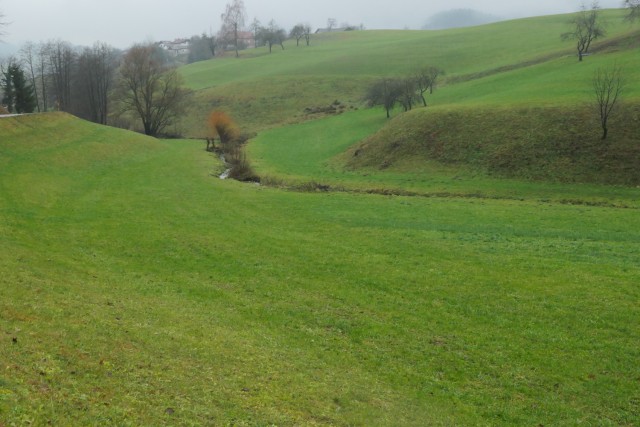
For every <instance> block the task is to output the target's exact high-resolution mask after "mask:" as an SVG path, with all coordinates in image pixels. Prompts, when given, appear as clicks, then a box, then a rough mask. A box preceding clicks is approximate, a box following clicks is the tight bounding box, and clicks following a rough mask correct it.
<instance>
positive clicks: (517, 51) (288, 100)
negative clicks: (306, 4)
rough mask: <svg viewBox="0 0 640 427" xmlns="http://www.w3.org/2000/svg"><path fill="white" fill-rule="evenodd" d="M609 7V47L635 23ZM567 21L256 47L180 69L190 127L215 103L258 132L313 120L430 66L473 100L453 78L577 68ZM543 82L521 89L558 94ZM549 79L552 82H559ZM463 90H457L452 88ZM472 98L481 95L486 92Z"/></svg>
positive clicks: (338, 36)
mask: <svg viewBox="0 0 640 427" xmlns="http://www.w3.org/2000/svg"><path fill="white" fill-rule="evenodd" d="M603 14H604V17H605V18H606V20H607V22H608V27H607V28H608V38H607V39H605V40H606V41H603V42H602V44H605V43H609V44H610V43H612V41H614V40H628V37H629V34H630V33H631V32H633V30H634V29H633V27H632V26H630V25H629V24H628V23H626V22H624V21H623V14H622V12H621V11H604V13H603ZM568 20H569V16H568V15H557V16H547V17H541V18H530V19H521V20H515V21H507V22H500V23H496V24H491V25H486V26H481V27H473V28H464V29H452V30H445V31H352V32H345V33H333V34H323V35H314V36H313V38H312V42H311V46H308V47H307V46H300V47H296V46H295V44H294V43H293V42H291V41H289V42H288V43H287V44H286V50H284V51H281V50H274V52H273V54H268V51H267V50H266V48H259V49H255V50H247V51H245V52H244V54H243V56H241V58H240V59H236V58H232V57H227V58H222V59H214V60H210V61H204V62H199V63H195V64H191V65H188V66H186V67H183V68H181V72H182V74H183V76H184V77H185V80H186V83H187V85H188V86H189V87H190V88H192V89H194V90H196V97H195V101H194V107H193V110H192V112H191V113H190V115H189V118H188V119H187V121H186V129H187V133H188V134H189V135H192V136H194V135H195V136H200V135H202V134H203V132H205V128H204V125H203V124H204V123H205V121H206V114H207V113H208V112H209V111H210V110H211V109H213V108H220V109H225V110H227V111H229V112H230V113H231V114H232V115H233V116H234V117H236V119H237V120H238V122H239V123H240V125H241V126H242V127H243V128H244V129H246V130H247V131H248V132H253V131H260V130H263V129H268V128H272V127H274V126H278V125H282V124H291V123H297V122H300V121H305V120H308V119H310V118H316V116H308V115H305V114H304V109H305V108H307V107H316V106H324V105H329V104H330V103H332V102H333V101H335V100H338V101H341V102H342V103H344V104H345V105H346V106H347V107H348V108H350V107H357V106H360V105H361V104H362V97H363V94H364V92H365V88H366V86H367V85H368V84H369V83H370V82H371V81H372V80H374V79H376V78H379V77H383V76H387V77H388V76H403V75H406V74H410V73H412V72H413V71H414V70H415V69H416V68H418V67H421V66H424V65H437V66H439V67H441V68H443V69H444V70H446V72H447V76H446V80H447V81H448V82H449V83H446V85H447V93H451V96H450V97H449V98H445V99H442V100H441V101H437V100H436V99H434V102H441V103H442V102H456V103H457V102H461V101H462V102H465V101H466V100H467V99H468V98H474V96H473V95H472V94H471V95H470V94H469V92H468V88H469V86H464V85H462V86H461V85H458V84H454V83H459V82H461V81H468V80H474V81H475V80H477V79H479V78H482V77H486V76H491V75H494V74H496V73H500V72H501V71H505V70H512V69H519V68H522V67H526V66H529V65H535V64H538V63H544V62H547V61H551V60H558V59H562V58H566V59H567V61H566V62H567V64H569V65H570V66H572V65H573V61H572V60H570V59H569V57H575V55H574V45H573V42H562V41H561V40H560V34H562V33H564V32H566V31H568V29H570V25H569V24H568ZM631 40H637V37H636V38H635V39H634V38H632V39H631ZM627 44H628V42H627ZM596 45H598V43H596ZM595 49H596V50H597V49H598V46H596V47H595ZM634 58H635V56H629V59H630V61H631V62H630V64H631V66H630V67H629V68H630V69H631V70H635V68H637V67H633V66H632V64H633V63H634V62H633V61H634ZM572 68H575V67H572ZM585 68H586V67H585ZM573 72H574V73H575V71H573ZM632 72H634V73H635V72H636V71H632ZM585 76H586V74H585ZM541 78H544V76H541ZM547 78H548V79H552V78H553V76H548V75H547ZM512 83H513V82H509V81H505V82H504V85H503V87H507V88H508V87H511V84H512ZM537 83H538V81H537V79H536V78H534V79H532V80H531V84H530V85H527V86H525V87H524V88H523V90H526V91H527V94H526V95H531V96H533V97H544V96H545V95H544V94H545V93H546V94H549V93H553V94H554V96H553V97H557V96H559V95H561V94H556V93H555V92H546V91H545V90H541V89H540V88H539V87H536V85H537ZM543 83H544V81H543ZM499 85H501V83H500V82H494V83H491V82H488V83H485V82H484V81H480V82H477V86H481V88H480V89H478V90H480V91H482V90H483V89H482V88H484V90H485V91H487V93H489V94H491V93H492V89H491V86H499ZM580 85H581V83H580V81H579V80H578V81H574V80H571V81H570V85H569V87H565V86H563V87H562V88H563V91H566V92H567V93H569V96H571V97H574V98H575V93H576V92H579V91H582V90H583V89H582V88H581V87H580ZM546 86H553V82H547V83H546ZM458 87H459V88H460V89H459V91H458V92H456V91H455V90H454V89H453V88H458ZM443 92H444V91H443ZM540 93H542V95H539V94H540ZM519 95H520V96H519V98H518V99H523V98H522V96H521V95H522V93H520V94H519ZM442 96H445V97H446V96H447V95H444V94H443V95H442ZM525 98H526V97H525ZM547 98H549V97H548V96H547ZM562 98H563V97H560V99H562ZM475 99H476V101H477V102H484V100H483V99H482V97H481V96H480V94H479V96H478V97H476V98H475ZM489 101H490V100H489ZM496 102H497V101H496ZM560 102H564V101H560Z"/></svg>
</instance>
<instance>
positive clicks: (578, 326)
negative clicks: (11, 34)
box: [0, 115, 640, 425]
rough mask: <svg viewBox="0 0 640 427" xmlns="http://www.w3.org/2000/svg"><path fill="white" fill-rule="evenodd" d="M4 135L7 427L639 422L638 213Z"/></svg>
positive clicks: (198, 154)
mask: <svg viewBox="0 0 640 427" xmlns="http://www.w3.org/2000/svg"><path fill="white" fill-rule="evenodd" d="M43 121H44V123H43ZM0 126H2V128H1V129H2V133H3V137H4V138H3V143H2V153H1V154H2V159H3V167H2V169H1V170H2V172H1V178H2V179H1V182H2V190H1V192H0V195H1V197H2V198H1V199H0V203H1V204H0V206H1V207H2V208H1V210H0V216H1V217H2V218H1V219H2V221H0V224H2V226H1V227H2V239H3V244H2V246H1V250H2V254H1V255H2V256H0V272H1V273H2V274H0V277H1V279H0V282H1V286H0V312H1V313H2V316H1V317H0V322H1V323H0V330H1V333H0V340H2V345H0V361H1V363H0V366H1V370H0V408H1V409H0V420H3V422H4V423H5V424H7V425H12V424H28V423H34V424H46V423H48V422H51V423H52V424H105V423H107V424H123V425H129V424H131V425H140V424H145V425H158V424H171V425H174V424H218V425H219V424H222V425H225V424H232V423H233V424H240V425H243V424H244V425H270V424H276V425H291V424H306V425H313V424H317V425H325V424H335V425H353V424H355V425H389V424H396V425H397V424H402V425H424V424H433V425H451V424H462V425H478V424H492V425H496V424H498V425H514V424H521V425H522V424H525V425H530V424H535V425H537V424H544V425H548V424H549V425H552V424H554V423H562V424H564V423H568V424H572V423H578V422H582V423H591V424H601V425H602V424H611V425H620V424H622V425H625V424H626V425H632V424H634V423H636V422H637V421H638V419H639V418H638V417H639V413H638V405H637V398H638V390H639V389H638V377H639V376H640V371H638V365H637V360H638V356H640V355H639V354H638V346H637V342H638V339H639V338H640V337H639V336H638V330H637V328H635V327H634V324H635V323H637V319H638V315H639V314H640V313H638V305H637V301H638V297H639V295H638V287H637V283H638V279H639V278H640V269H639V267H638V266H639V265H640V264H639V263H638V261H639V259H640V258H639V257H640V252H639V248H640V247H639V246H638V243H639V241H640V235H638V232H637V230H638V229H640V227H639V225H640V224H639V221H640V217H639V216H638V215H637V210H636V209H616V208H606V207H587V206H564V205H558V204H553V203H544V202H540V201H528V202H527V201H525V202H521V201H512V200H492V199H461V198H456V199H448V198H447V199H442V198H416V197H382V196H376V195H354V194H346V193H315V194H314V193H295V192H286V191H281V190H274V189H266V188H261V187H257V186H255V185H251V184H240V183H236V182H229V181H220V180H218V179H216V178H215V177H213V176H212V174H211V173H212V171H213V168H214V167H215V161H214V159H213V158H211V157H209V156H208V155H207V154H205V153H204V151H203V147H202V146H201V144H199V143H196V142H192V141H191V142H190V141H183V142H180V141H155V140H152V139H149V138H145V137H141V136H137V135H133V134H129V133H126V132H121V131H116V130H111V129H108V128H104V127H97V126H94V125H90V124H87V123H84V122H80V121H78V120H76V119H72V118H70V117H68V116H60V115H53V116H51V115H50V116H44V118H43V117H24V118H19V119H3V120H2V121H0ZM34 129H37V131H34ZM45 135H46V137H45ZM7 136H8V138H7ZM14 339H15V342H14Z"/></svg>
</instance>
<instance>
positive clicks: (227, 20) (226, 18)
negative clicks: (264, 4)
mask: <svg viewBox="0 0 640 427" xmlns="http://www.w3.org/2000/svg"><path fill="white" fill-rule="evenodd" d="M246 18H247V12H246V10H245V8H244V2H243V1H242V0H233V2H232V3H228V4H227V6H226V9H225V11H224V13H223V14H222V29H221V33H222V34H223V35H224V37H223V38H224V39H225V40H227V41H232V40H233V45H234V47H235V50H236V58H237V57H238V56H240V54H239V53H238V31H240V30H241V29H242V27H243V26H244V21H245V19H246Z"/></svg>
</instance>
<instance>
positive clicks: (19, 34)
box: [0, 0, 622, 48]
mask: <svg viewBox="0 0 640 427" xmlns="http://www.w3.org/2000/svg"><path fill="white" fill-rule="evenodd" d="M230 1H231V0H0V11H1V12H3V13H4V15H5V18H4V20H5V21H6V22H9V23H10V25H9V26H8V27H6V28H5V33H6V34H5V35H4V37H3V39H4V41H5V42H6V43H8V44H12V45H20V44H22V43H23V42H24V41H27V40H32V41H45V40H49V39H62V40H66V41H69V42H71V43H74V44H78V45H91V44H93V43H94V42H95V41H103V42H107V43H109V44H111V45H114V46H116V47H119V48H126V47H128V46H130V45H131V44H133V43H135V42H143V41H147V40H153V41H161V40H173V39H175V38H179V37H189V36H191V35H194V34H200V33H202V32H203V31H204V32H209V31H210V30H213V32H215V31H217V29H218V28H219V27H220V14H221V13H222V12H223V11H224V8H225V5H226V4H227V3H228V2H230ZM589 2H590V1H589ZM589 2H588V3H589ZM244 3H245V7H246V10H247V16H248V21H252V20H253V18H258V19H259V20H260V21H261V22H262V23H263V24H265V23H267V22H269V21H270V20H271V19H274V20H275V21H276V22H277V23H278V24H279V25H280V26H282V27H284V28H286V29H290V28H291V27H292V26H293V25H295V24H296V23H298V22H305V23H309V24H311V25H312V26H313V27H314V28H317V27H324V26H325V25H326V22H327V19H328V18H335V19H336V20H337V22H338V23H343V22H348V23H350V24H352V25H360V24H362V25H364V26H365V27H366V28H367V29H387V28H398V29H400V28H412V29H418V28H420V27H422V26H423V25H424V24H425V23H426V21H427V20H428V18H429V17H430V16H431V15H433V14H435V13H437V12H442V11H446V10H451V9H459V8H469V9H475V10H478V11H481V12H485V13H490V14H493V15H498V16H502V17H522V16H533V15H547V14H554V13H565V12H573V11H575V10H578V8H579V7H580V4H581V3H582V1H581V0H511V1H508V0H394V1H375V0H307V1H302V0H295V1H294V0H272V1H265V0H245V2H244ZM621 3H622V0H600V4H601V6H602V7H620V5H621Z"/></svg>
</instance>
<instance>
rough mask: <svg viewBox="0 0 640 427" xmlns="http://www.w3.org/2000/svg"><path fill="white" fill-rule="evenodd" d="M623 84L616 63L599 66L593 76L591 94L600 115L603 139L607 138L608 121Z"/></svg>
mask: <svg viewBox="0 0 640 427" xmlns="http://www.w3.org/2000/svg"><path fill="white" fill-rule="evenodd" d="M623 86H624V82H623V79H622V69H621V68H620V67H619V66H617V65H616V66H614V67H613V68H611V69H603V68H599V69H598V70H597V71H596V74H595V76H594V77H593V95H594V98H595V101H596V107H597V109H598V113H599V115H600V125H601V126H602V139H603V140H604V139H607V135H608V133H609V128H608V121H609V118H610V117H611V113H612V112H613V111H614V108H615V106H616V103H617V102H618V100H619V99H620V95H621V94H622V90H623Z"/></svg>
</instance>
